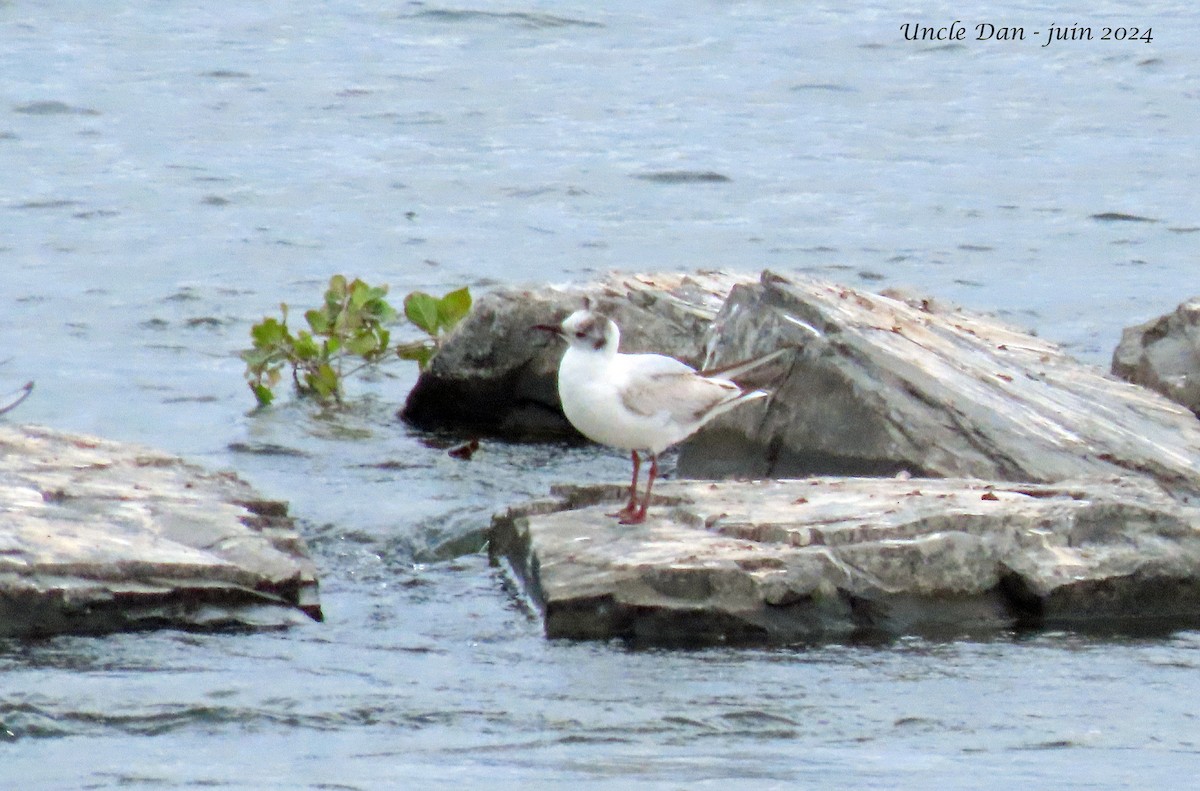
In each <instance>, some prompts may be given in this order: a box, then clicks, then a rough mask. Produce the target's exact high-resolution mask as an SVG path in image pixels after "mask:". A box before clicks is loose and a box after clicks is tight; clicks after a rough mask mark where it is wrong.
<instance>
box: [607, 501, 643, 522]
mask: <svg viewBox="0 0 1200 791" xmlns="http://www.w3.org/2000/svg"><path fill="white" fill-rule="evenodd" d="M637 511H638V507H637V504H636V503H629V504H628V505H626V506H625V507H624V508H622V509H621V510H620V511H613V512H612V513H611V514H605V516H615V517H617V519H619V520H620V522H621V524H623V525H627V524H629V522H626V521H625V520H626V519H632V518H633V517H635V516H637Z"/></svg>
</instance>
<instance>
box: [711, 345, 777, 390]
mask: <svg viewBox="0 0 1200 791" xmlns="http://www.w3.org/2000/svg"><path fill="white" fill-rule="evenodd" d="M799 350H800V347H799V346H784V347H783V348H782V349H776V350H775V351H773V352H767V353H766V354H762V355H759V356H758V357H751V358H750V359H748V360H741V361H739V362H736V363H730V364H729V365H722V366H718V367H716V368H706V369H704V370H703V371H697V373H698V374H700V376H703V377H706V378H709V379H734V380H736V379H737V377H739V376H744V375H746V374H748V373H750V372H751V371H754V370H756V369H758V368H761V367H763V366H764V365H767V364H768V363H771V362H774V361H775V360H778V359H779V358H780V357H782V356H783V355H785V354H787V353H788V352H791V351H799ZM763 395H766V393H763Z"/></svg>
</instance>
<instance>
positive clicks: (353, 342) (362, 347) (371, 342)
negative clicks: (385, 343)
mask: <svg viewBox="0 0 1200 791" xmlns="http://www.w3.org/2000/svg"><path fill="white" fill-rule="evenodd" d="M378 348H379V339H378V338H376V337H375V333H373V332H371V331H370V330H364V331H362V332H359V333H358V334H357V335H354V336H352V337H351V338H349V339H348V340H347V341H346V351H348V352H350V354H354V355H357V356H359V357H368V356H370V355H371V354H372V353H374V352H375V350H376V349H378Z"/></svg>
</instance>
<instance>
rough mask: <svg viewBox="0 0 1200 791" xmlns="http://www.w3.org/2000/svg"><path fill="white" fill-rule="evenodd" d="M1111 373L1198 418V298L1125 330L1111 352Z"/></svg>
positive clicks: (1199, 413) (1199, 309)
mask: <svg viewBox="0 0 1200 791" xmlns="http://www.w3.org/2000/svg"><path fill="white" fill-rule="evenodd" d="M1112 372H1113V374H1115V375H1116V376H1119V377H1121V378H1122V379H1124V380H1126V381H1128V382H1133V383H1134V384H1139V385H1142V386H1143V387H1149V388H1150V389H1151V390H1156V391H1158V392H1159V393H1162V394H1163V395H1165V396H1166V397H1167V398H1170V399H1171V400H1172V401H1176V402H1178V403H1180V404H1183V405H1184V406H1185V407H1187V408H1188V409H1190V410H1192V412H1193V413H1194V414H1197V415H1200V297H1193V298H1192V299H1189V300H1188V301H1187V302H1184V303H1183V304H1182V305H1180V306H1179V307H1177V308H1176V309H1175V310H1174V311H1172V312H1171V313H1168V314H1166V315H1165V316H1159V317H1158V318H1156V319H1151V320H1150V321H1147V322H1146V323H1145V324H1139V325H1137V326H1135V327H1126V328H1125V330H1124V331H1123V332H1122V333H1121V342H1120V343H1119V344H1117V348H1116V350H1115V351H1114V352H1113V359H1112Z"/></svg>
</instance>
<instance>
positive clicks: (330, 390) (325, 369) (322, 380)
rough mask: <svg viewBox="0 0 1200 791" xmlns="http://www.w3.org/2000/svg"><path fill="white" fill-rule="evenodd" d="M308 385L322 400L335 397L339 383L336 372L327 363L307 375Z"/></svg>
mask: <svg viewBox="0 0 1200 791" xmlns="http://www.w3.org/2000/svg"><path fill="white" fill-rule="evenodd" d="M308 378H309V384H310V385H311V387H312V389H313V390H314V391H316V393H317V395H318V396H320V397H321V398H322V399H326V398H329V397H330V396H335V397H336V396H337V394H338V389H339V385H340V383H339V381H338V375H337V371H335V370H333V366H331V365H330V364H329V363H323V364H322V365H321V367H320V368H318V369H317V370H316V371H314V372H312V373H311V374H309V377H308Z"/></svg>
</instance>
